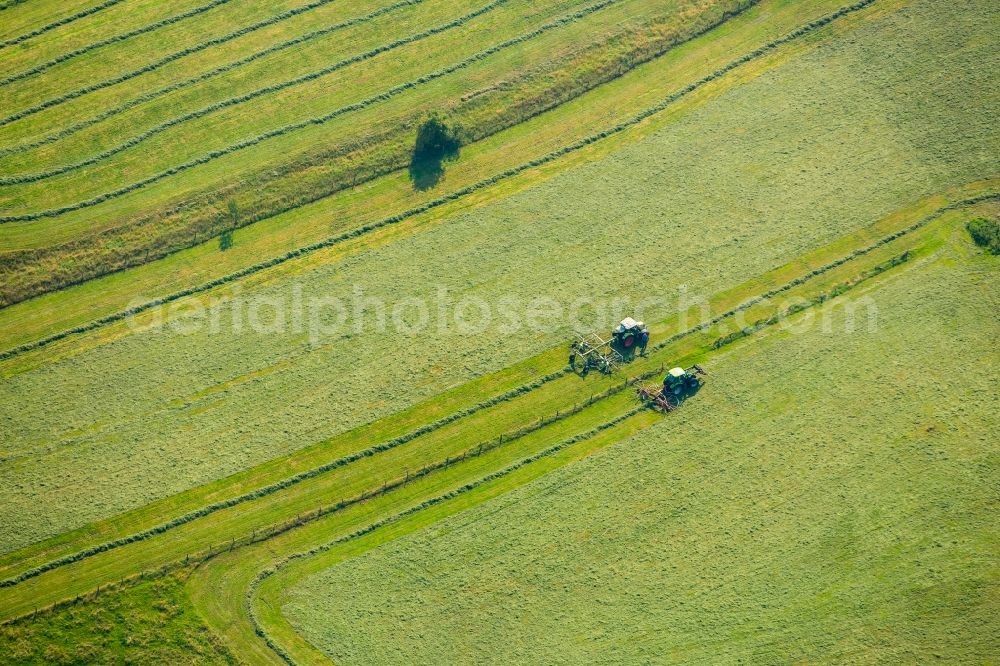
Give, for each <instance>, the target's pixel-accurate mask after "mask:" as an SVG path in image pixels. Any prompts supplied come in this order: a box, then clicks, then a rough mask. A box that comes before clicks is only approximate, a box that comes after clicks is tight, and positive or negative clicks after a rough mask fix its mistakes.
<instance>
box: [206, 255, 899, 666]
mask: <svg viewBox="0 0 1000 666" xmlns="http://www.w3.org/2000/svg"><path fill="white" fill-rule="evenodd" d="M903 261H905V259H902V260H893V261H890V262H887V263H886V264H884V265H880V266H879V267H876V268H874V269H872V270H870V271H868V272H866V274H864V275H862V276H860V277H859V278H858V279H857V280H855V281H854V282H853V283H852V287H853V286H856V285H858V284H861V283H862V282H864V281H865V280H867V279H870V278H871V277H875V276H876V275H879V274H881V273H882V272H884V271H885V270H888V269H889V268H892V267H895V266H896V265H898V264H899V263H902V262H903ZM844 291H846V289H844V290H841V291H840V292H839V293H843V292H844ZM839 293H838V294H837V295H839ZM832 297H833V296H830V298H832ZM826 300H827V297H825V296H823V295H822V294H821V295H818V296H816V297H814V299H812V304H813V305H816V304H820V303H823V302H825V301H826ZM803 309H805V308H804V307H802V308H799V309H797V310H795V312H789V313H788V315H789V316H790V315H791V314H796V313H797V312H801V311H802V310H803ZM757 330H760V329H757ZM755 332H756V331H755ZM716 349H718V348H716ZM640 410H641V408H640ZM638 411H639V410H630V411H628V412H626V413H625V414H621V415H618V416H616V417H615V419H614V420H615V421H617V422H620V421H621V420H624V419H627V418H630V417H631V416H634V415H635V414H636V413H638ZM602 429H603V427H602V426H598V428H596V429H595V431H591V432H589V433H586V434H585V435H583V436H577V437H574V438H571V441H583V440H584V439H586V438H589V437H590V436H593V435H594V434H596V432H599V431H600V430H602ZM568 441H570V440H568ZM563 444H565V442H564V443H563ZM563 444H559V445H556V446H555V447H552V448H553V449H557V448H559V447H560V446H562V445H563ZM551 450H552V449H549V450H548V451H551ZM536 455H538V456H544V455H547V453H545V452H543V453H541V454H536ZM532 458H535V456H532ZM508 469H509V468H506V469H505V470H501V471H500V472H497V473H495V474H500V475H503V474H504V473H506V471H507V470H508ZM491 476H492V475H491ZM476 483H477V482H472V484H469V485H467V486H464V487H463V488H466V489H471V487H472V485H473V484H476ZM446 495H447V494H446ZM442 497H443V496H442ZM438 501H442V500H441V499H440V498H435V499H433V500H430V501H428V502H424V503H423V504H421V505H418V506H417V507H413V508H412V509H410V510H407V511H406V512H404V514H407V515H408V514H411V513H415V512H416V511H420V510H423V509H426V508H429V506H431V505H433V503H435V502H438ZM398 517H399V514H397V515H396V516H392V517H389V518H385V519H382V520H379V521H376V522H375V523H372V525H370V526H368V527H366V528H362V530H359V531H356V532H353V533H351V534H349V535H347V536H345V537H340V538H338V539H336V540H334V541H331V542H327V543H326V544H324V545H321V546H317V547H314V548H311V549H309V550H307V551H301V552H298V553H295V554H293V555H290V556H287V557H285V558H282V559H281V560H279V562H278V563H277V564H275V565H271V566H269V567H267V568H266V569H264V570H263V571H261V572H260V573H259V574H258V576H257V577H256V578H255V579H254V581H253V583H252V584H251V585H250V586H249V588H248V590H247V599H246V601H247V605H246V606H245V608H244V612H246V613H247V614H248V615H249V616H250V617H251V621H252V623H253V625H254V632H255V634H256V635H257V636H259V637H261V638H262V639H264V640H265V641H266V642H268V645H269V646H271V647H272V649H275V650H276V651H278V653H279V654H280V655H281V656H282V657H283V658H284V659H286V660H289V662H290V663H293V662H291V660H290V655H288V654H287V653H285V652H284V651H283V650H281V648H280V646H278V645H277V643H276V641H274V640H273V638H272V637H271V636H269V635H268V633H267V632H266V630H265V628H264V625H263V623H262V622H261V621H259V618H258V617H256V616H255V613H254V610H255V609H254V607H253V602H254V596H255V594H256V592H255V589H254V588H257V589H259V587H260V585H261V584H262V583H263V581H264V580H265V579H267V578H269V577H270V576H272V575H274V574H276V573H277V572H278V571H280V570H282V569H283V568H285V567H286V566H288V565H289V564H291V563H292V562H294V561H296V560H300V559H304V558H307V557H312V556H314V555H317V554H319V553H322V552H325V551H327V550H329V549H330V548H332V547H333V546H336V545H342V544H344V543H347V542H348V541H351V540H354V539H356V538H358V537H359V536H362V535H363V534H365V533H367V532H368V531H371V529H374V528H375V527H381V526H383V525H384V524H387V523H389V522H395V520H397V519H398ZM425 524H426V523H425ZM209 566H212V565H211V563H210V564H209ZM258 566H259V565H258ZM271 610H272V614H277V615H280V613H279V611H278V610H277V609H276V608H274V607H273V606H272V607H271Z"/></svg>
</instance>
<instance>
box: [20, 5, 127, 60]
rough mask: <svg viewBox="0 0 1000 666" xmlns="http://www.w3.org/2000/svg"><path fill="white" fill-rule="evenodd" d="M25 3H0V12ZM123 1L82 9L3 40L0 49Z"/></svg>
mask: <svg viewBox="0 0 1000 666" xmlns="http://www.w3.org/2000/svg"><path fill="white" fill-rule="evenodd" d="M25 1H26V0H7V2H0V10H3V9H10V8H11V7H13V6H14V5H19V4H21V3H22V2H25ZM124 1H125V0H107V1H106V2H102V3H101V4H99V5H95V6H93V7H91V8H90V9H84V10H83V11H81V12H77V13H76V14H71V15H70V16H66V17H64V18H61V19H59V20H58V21H53V22H52V23H49V24H47V25H43V26H42V27H41V28H36V29H35V30H32V31H31V32H26V33H25V34H23V35H19V36H18V37H13V38H11V39H7V40H4V41H2V42H0V49H5V48H7V47H8V46H14V45H16V44H20V43H21V42H25V41H27V40H29V39H31V38H33V37H39V36H41V35H44V34H45V33H47V32H49V31H50V30H55V29H56V28H60V27H62V26H64V25H67V24H69V23H72V22H73V21H79V20H80V19H82V18H87V17H88V16H93V15H94V14H96V13H97V12H100V11H104V10H105V9H107V8H108V7H114V6H115V5H117V4H121V3H122V2H124Z"/></svg>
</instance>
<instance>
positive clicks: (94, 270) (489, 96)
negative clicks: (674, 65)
mask: <svg viewBox="0 0 1000 666" xmlns="http://www.w3.org/2000/svg"><path fill="white" fill-rule="evenodd" d="M418 4H419V6H417V5H413V6H408V7H404V8H400V9H399V10H400V11H404V10H408V9H412V11H414V12H417V13H420V12H422V11H423V10H424V9H425V8H426V7H427V6H429V5H424V4H423V3H418ZM748 4H749V3H747V2H744V1H740V2H737V1H735V0H733V1H728V0H727V1H724V2H715V1H713V2H708V1H701V2H695V1H693V0H688V1H687V2H686V3H678V4H676V5H675V4H673V3H671V4H669V5H666V6H664V5H662V3H659V4H657V5H655V6H656V7H657V10H656V11H649V6H648V5H649V3H643V2H641V1H640V0H630V2H625V1H624V0H605V1H602V2H596V3H591V4H587V5H582V4H580V3H576V4H573V3H561V4H560V3H555V4H554V5H553V6H547V5H545V6H537V4H536V5H534V6H533V7H532V9H531V10H530V11H524V7H523V4H519V3H517V2H509V1H508V0H497V1H495V2H490V3H487V4H483V5H476V6H472V5H470V6H469V7H468V8H467V11H466V10H460V8H455V7H453V6H451V4H449V5H447V6H448V7H450V10H451V11H453V12H454V11H456V10H459V11H465V13H461V14H459V15H457V16H455V15H452V16H451V17H449V18H448V19H446V20H445V19H443V21H444V22H442V23H438V24H434V22H433V20H430V19H428V21H430V25H428V23H426V22H423V19H415V21H416V22H417V23H418V24H420V25H421V27H422V29H420V30H418V31H417V32H406V21H395V20H394V19H393V16H395V12H382V9H385V8H382V9H378V8H376V9H374V10H373V11H371V12H369V13H367V14H363V15H360V16H355V17H352V18H350V19H347V20H345V21H342V22H341V24H345V26H346V27H345V28H344V29H345V30H351V31H353V30H360V31H362V32H364V31H368V32H369V33H372V35H373V37H372V39H374V40H375V41H378V40H383V39H386V36H385V34H384V33H385V32H386V31H385V30H379V29H377V28H378V22H379V21H390V23H389V25H391V26H392V30H393V31H395V30H399V31H401V33H400V34H399V35H391V36H390V38H389V39H388V40H387V41H381V42H378V43H374V42H373V44H374V45H373V46H371V48H370V49H368V50H365V49H366V48H367V47H364V48H361V47H359V48H361V50H360V51H346V52H345V54H348V55H345V56H344V58H343V59H338V58H339V56H337V55H336V54H334V55H331V56H329V58H331V59H332V60H331V59H327V56H322V55H321V56H317V58H318V60H317V66H318V65H320V64H321V65H322V66H318V68H314V69H312V70H309V71H308V72H304V73H299V74H300V75H299V76H292V77H288V76H287V73H286V71H285V70H288V69H291V70H295V68H296V67H298V66H299V65H295V66H294V67H288V66H280V67H279V68H278V70H279V72H280V74H281V76H282V77H284V78H281V79H280V80H278V81H274V82H271V83H270V85H264V86H259V85H258V84H259V83H260V81H259V77H257V76H255V75H254V72H253V71H250V72H249V73H248V74H247V75H248V76H249V77H250V78H249V79H248V80H249V81H250V82H252V83H251V84H250V85H251V86H258V87H252V89H250V90H246V89H245V86H242V85H236V84H237V83H238V82H231V81H227V80H221V81H220V82H219V84H220V86H221V88H220V89H221V90H222V91H223V92H224V94H223V95H222V97H218V98H217V99H214V101H210V100H206V101H208V102H209V103H207V105H202V104H201V101H200V100H198V101H197V102H196V103H194V105H193V106H190V105H187V104H186V103H184V102H183V100H173V101H171V100H172V98H173V97H174V96H175V94H180V92H183V91H187V90H188V89H189V88H190V86H188V85H187V84H185V83H184V82H183V81H178V82H175V83H172V84H170V86H168V88H171V89H173V88H178V90H176V91H173V92H171V94H170V95H168V96H166V97H162V96H160V97H157V99H162V100H164V103H166V104H168V108H169V109H170V114H171V115H170V117H169V118H164V119H153V120H151V121H150V122H149V123H144V124H143V125H142V127H143V129H142V131H139V129H138V128H136V132H137V133H132V134H130V133H129V131H127V130H124V134H123V131H122V130H120V128H115V127H113V126H106V123H104V122H103V121H102V122H101V123H100V124H99V125H90V127H92V128H93V132H96V134H95V136H94V137H93V139H94V140H98V143H99V144H100V146H101V147H102V148H103V150H102V149H101V148H98V149H96V151H94V150H91V149H92V148H93V145H92V144H93V140H91V141H87V142H86V143H87V146H88V147H87V148H86V150H88V151H91V152H90V153H88V155H89V156H82V155H81V156H80V158H79V159H77V160H76V161H70V162H63V163H62V164H60V165H52V164H49V165H47V166H41V167H39V169H40V170H39V169H28V170H27V171H23V170H22V171H20V173H18V174H15V175H12V177H11V178H10V179H7V180H3V181H0V182H2V183H3V190H4V191H5V192H7V193H8V195H9V196H8V205H7V206H5V208H7V209H9V210H10V212H11V214H10V215H6V216H4V217H2V218H0V219H2V220H4V221H5V222H6V223H7V225H6V226H7V227H8V229H7V230H6V231H7V232H8V233H6V234H4V238H5V241H4V242H5V243H6V245H5V247H6V248H7V250H8V252H7V253H6V254H5V255H4V256H3V257H2V259H3V266H4V268H5V269H6V271H7V272H9V273H12V274H13V275H12V280H15V281H13V282H12V283H11V285H10V286H9V287H8V288H7V289H6V291H5V294H4V301H5V302H7V303H11V302H17V301H20V300H23V299H24V298H27V297H30V296H31V295H37V294H39V293H44V292H45V291H50V290H53V289H56V288H58V287H60V286H66V285H67V284H73V283H74V282H78V281H80V280H83V279H86V278H90V277H96V276H99V275H102V274H104V273H107V272H109V271H113V270H116V269H120V268H122V267H126V266H131V265H136V264H141V263H144V262H147V261H150V260H151V259H156V258H158V257H161V256H164V255H165V254H169V253H170V252H172V251H176V250H177V249H181V248H183V247H188V246H190V245H192V244H196V243H197V242H199V241H203V240H204V239H205V238H208V237H213V236H217V235H218V234H219V233H220V232H221V231H223V230H225V229H226V228H230V227H232V226H234V225H236V226H238V225H240V224H247V223H250V222H253V221H256V220H259V219H265V218H267V217H270V216H273V215H275V214H277V213H280V212H283V211H286V210H288V209H290V208H294V207H296V206H299V205H302V204H304V203H308V202H311V201H314V200H316V199H319V198H322V197H323V196H326V195H328V194H330V193H333V192H336V191H338V190H342V189H344V188H346V187H350V186H352V185H355V184H357V183H359V182H364V181H366V180H367V179H370V178H371V177H373V176H378V175H381V174H384V173H388V172H390V171H394V170H396V169H398V168H400V167H402V166H405V164H406V160H407V159H408V157H409V153H408V149H409V148H410V147H411V146H409V145H408V144H410V143H412V131H413V127H414V125H415V123H416V122H417V121H418V120H419V118H420V117H421V116H422V115H425V114H426V113H427V112H428V111H431V110H435V111H439V112H444V113H448V114H449V116H450V117H452V121H453V122H455V123H458V124H460V125H461V126H462V128H463V129H462V131H463V134H464V135H465V136H466V137H467V140H470V141H471V140H476V139H479V138H483V137H485V136H489V135H490V134H493V133H495V132H496V131H499V130H501V129H503V128H504V127H507V126H510V125H513V124H516V123H518V122H520V121H523V120H526V119H528V118H530V117H532V116H533V115H536V114H537V113H540V112H542V111H544V110H545V109H547V108H550V107H552V106H556V105H558V104H559V103H561V102H564V101H566V100H568V99H572V98H573V97H575V96H577V95H579V94H580V93H582V92H584V91H586V90H588V89H589V88H592V87H594V86H596V85H599V84H600V83H602V82H605V81H608V80H610V79H613V78H614V77H615V76H617V75H619V74H621V73H622V72H623V71H626V70H628V69H629V68H631V67H634V66H635V65H636V64H638V63H641V62H643V61H645V60H648V59H649V58H651V57H655V56H657V55H659V54H661V53H663V52H664V51H665V50H667V49H669V48H670V47H671V46H673V45H676V44H678V43H681V42H683V41H684V40H685V39H687V38H689V37H690V36H691V35H693V34H696V33H698V32H700V31H703V30H705V29H707V28H708V27H711V26H712V25H716V24H718V23H720V22H721V21H723V20H724V19H725V18H726V16H727V15H728V13H731V12H739V11H742V10H743V9H744V8H745V7H747V6H748ZM595 22H596V23H595ZM341 24H336V25H341ZM373 26H374V27H373ZM603 26H610V27H608V28H607V29H604V28H603ZM320 31H321V32H323V31H326V32H329V36H326V37H328V39H329V40H334V41H335V42H336V43H337V44H338V48H339V45H340V43H341V42H342V41H344V40H343V39H342V37H343V35H341V32H342V31H341V30H333V29H332V28H331V27H330V26H327V27H326V28H322V29H321V30H320ZM373 31H374V32H373ZM314 32H315V31H314ZM309 34H312V33H307V34H305V35H302V36H301V37H300V38H295V39H293V40H289V41H293V42H295V44H294V45H293V46H294V47H295V48H294V49H293V50H292V51H288V53H291V54H292V55H291V56H289V57H294V56H295V54H297V53H298V52H299V51H301V50H302V49H303V48H305V49H307V50H308V49H309V48H312V47H313V46H314V44H313V42H314V41H315V40H313V39H311V38H310V39H306V37H307V36H308V35H309ZM485 35H488V39H486V38H481V37H484V36H485ZM296 40H302V41H296ZM493 40H497V41H493ZM320 41H322V40H320ZM348 41H350V40H348ZM453 42H454V43H458V44H461V45H462V46H461V48H459V49H455V48H451V46H450V45H451V44H452V43H453ZM269 48H270V47H269ZM282 52H283V53H284V51H282ZM261 53H263V51H262V52H261ZM279 55H280V54H279ZM275 57H277V56H275ZM247 58H251V56H247ZM270 58H271V56H270V55H268V57H267V58H262V59H253V60H252V62H249V63H247V64H245V65H244V64H242V63H243V60H239V61H232V62H230V63H229V64H223V65H219V68H218V69H224V68H225V69H228V71H229V72H241V73H242V72H244V68H245V67H249V68H250V69H251V70H253V68H254V67H255V66H257V65H258V64H259V63H263V62H266V61H269V60H270ZM185 60H186V58H185ZM244 60H246V58H244ZM303 60H306V61H308V60H309V58H304V59H303ZM400 62H403V63H407V64H406V66H404V67H401V66H400V65H399V63H400ZM140 69H142V68H140ZM136 71H139V70H136ZM210 71H214V70H210ZM226 73H228V72H226ZM263 74H264V73H261V75H263ZM140 78H142V77H140ZM195 78H198V79H200V78H203V77H202V76H201V75H198V77H195ZM244 78H246V77H244ZM265 78H266V76H265ZM129 80H131V79H129ZM191 80H193V79H191ZM211 80H212V81H215V78H211ZM229 84H233V85H229ZM74 85H75V84H74ZM116 87H117V86H116ZM157 90H165V89H157ZM310 91H311V92H310ZM154 92H156V91H151V92H149V93H148V94H149V95H154ZM73 94H75V93H73ZM317 95H319V96H318V97H317ZM154 97H156V95H154ZM168 98H171V99H168ZM52 100H53V101H58V99H57V98H52ZM133 100H134V101H136V104H133V102H132V101H130V102H127V103H124V104H127V105H129V112H131V111H132V110H134V109H139V108H145V107H146V106H147V105H146V103H145V101H144V98H143V96H140V97H136V98H133ZM140 102H141V103H140ZM154 103H155V102H154ZM40 104H41V105H40V106H36V107H30V108H38V109H41V108H42V107H43V106H45V105H46V104H48V102H42V103H40ZM269 104H270V105H272V107H273V108H270V109H269V108H268V105H269ZM248 105H253V107H254V108H255V113H254V114H252V115H250V116H247V114H246V113H245V111H246V109H247V108H249V107H248ZM57 106H62V105H61V104H60V105H57ZM30 108H29V110H30ZM50 108H52V107H50ZM116 108H117V107H116ZM184 108H186V109H187V112H185V113H179V110H180V109H184ZM24 113H27V111H24ZM102 113H104V112H103V111H102ZM220 114H221V115H220ZM22 115H23V113H19V114H15V115H13V116H10V117H9V118H8V120H10V121H11V123H13V124H9V125H8V126H11V127H12V126H13V125H16V124H20V123H29V124H31V122H32V119H34V118H35V117H36V116H35V114H32V115H30V116H26V117H24V118H21V117H20V116H22ZM116 117H117V116H116ZM15 118H17V120H16V121H15V120H14V119H15ZM86 122H89V121H84V123H85V124H86ZM192 123H193V124H192ZM0 124H2V122H0ZM198 127H201V129H200V130H199V129H198ZM227 127H228V129H226V128H227ZM359 127H360V128H363V130H364V131H362V132H360V133H359V131H358V128H359ZM70 129H73V126H66V127H64V130H66V131H69V130H70ZM255 130H259V131H255ZM60 131H62V130H60ZM88 131H90V130H88ZM199 132H203V133H204V134H203V135H200V134H199ZM71 134H72V136H70V135H67V136H66V137H62V138H63V139H65V141H72V140H74V139H73V137H74V136H76V132H71ZM178 135H183V141H178V140H177V137H178ZM52 136H54V135H52ZM171 136H173V138H171ZM98 137H107V138H100V139H98ZM126 137H127V138H126ZM199 137H201V138H200V139H199ZM33 141H34V143H37V142H38V141H42V142H44V141H46V139H37V140H33ZM65 141H63V140H60V141H57V142H55V143H45V144H44V145H40V146H38V149H39V150H43V151H44V150H50V151H55V152H57V153H59V154H60V155H62V154H63V153H65V152H66V150H69V151H71V152H72V150H73V149H72V146H69V145H67V146H64V145H63V143H64V142H65ZM157 142H159V143H157ZM31 144H32V142H31V141H29V142H28V144H23V143H19V144H18V146H22V147H25V146H30V145H31ZM157 145H161V148H162V149H161V150H155V148H156V146H157ZM213 146H215V150H212V147H213ZM16 148H17V147H16V146H14V147H11V149H10V150H15V152H16V154H14V155H11V158H12V159H15V161H17V160H19V159H20V158H21V157H25V156H27V155H28V154H27V153H24V152H23V151H22V152H17V151H16ZM151 149H152V150H153V152H150V151H151ZM9 152H10V151H8V153H9ZM29 152H31V151H29ZM28 157H29V158H30V156H28ZM59 159H62V157H60V158H59ZM122 160H125V161H124V162H123V161H122ZM129 160H131V161H129ZM157 164H159V166H157ZM102 173H104V174H106V175H107V178H103V177H101V176H100V174H102ZM74 178H76V180H77V181H78V182H79V183H80V186H81V187H83V188H84V190H79V187H77V186H74V185H72V184H71V181H72V180H73V179H74ZM220 180H225V181H226V185H225V186H224V187H222V188H221V189H220V188H219V187H218V183H219V182H220ZM62 181H65V182H64V183H63V182H62ZM54 182H60V183H62V184H63V185H64V186H65V187H60V188H53V187H52V185H53V184H54ZM213 184H214V189H211V187H210V186H213ZM87 188H89V189H87ZM206 188H210V189H209V190H208V191H206ZM0 194H2V193H0ZM165 196H166V197H167V198H164V197H165ZM46 197H48V198H50V199H51V197H56V198H59V197H61V199H59V200H58V201H56V200H55V199H52V200H51V201H50V204H51V205H49V206H48V207H44V206H43V208H41V209H38V208H37V207H36V208H35V210H34V211H27V210H22V211H21V212H17V210H16V209H17V207H18V206H19V205H20V204H19V202H20V203H23V204H25V205H34V204H39V203H42V202H43V201H44V200H45V199H46ZM67 197H70V198H73V197H75V200H72V201H71V199H68V198H67ZM229 201H233V202H234V203H237V204H238V206H239V209H240V210H241V211H243V213H242V214H241V216H240V217H239V219H236V220H233V219H230V216H228V215H227V214H226V211H227V210H228V203H229ZM12 206H13V208H12ZM19 221H20V222H22V223H21V224H18V222H19ZM27 221H34V222H37V224H31V225H29V224H23V222H27ZM24 265H35V266H38V265H41V266H42V267H44V269H45V272H44V273H42V274H39V273H38V271H37V270H36V271H24V270H18V269H20V268H21V267H22V266H24Z"/></svg>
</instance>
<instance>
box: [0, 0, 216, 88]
mask: <svg viewBox="0 0 1000 666" xmlns="http://www.w3.org/2000/svg"><path fill="white" fill-rule="evenodd" d="M230 1H231V0H212V1H211V2H209V3H207V4H204V5H201V6H200V7H195V8H194V9H189V10H188V11H186V12H183V13H181V14H176V15H174V16H171V17H169V18H165V19H163V20H162V21H156V22H155V23H150V24H149V25H145V26H143V27H141V28H136V29H135V30H130V31H129V32H125V33H122V34H120V35H115V36H114V37H108V38H107V39H102V40H101V41H99V42H94V43H93V44H88V45H87V46H84V47H81V48H78V49H75V50H73V51H70V52H69V53H64V54H62V55H61V56H59V57H57V58H53V59H52V60H49V61H48V62H44V63H42V64H40V65H36V66H35V67H32V68H31V69H26V70H24V71H22V72H19V73H17V74H13V75H11V76H8V77H6V78H4V79H0V88H2V87H4V86H7V85H10V84H11V83H14V82H16V81H22V80H24V79H27V78H30V77H32V76H36V75H38V74H41V73H42V72H44V71H46V70H48V69H51V68H52V67H55V66H56V65H59V64H61V63H64V62H66V61H67V60H72V59H73V58H78V57H79V56H82V55H84V54H86V53H90V52H91V51H96V50H97V49H101V48H104V47H105V46H110V45H111V44H117V43H119V42H124V41H126V40H128V39H132V38H133V37H138V36H139V35H144V34H146V33H149V32H153V31H154V30H159V29H160V28H165V27H167V26H168V25H173V24H175V23H180V22H181V21H184V20H187V19H189V18H192V17H194V16H198V15H199V14H204V13H205V12H207V11H210V10H212V9H215V8H216V7H219V6H221V5H224V4H226V3H228V2H230Z"/></svg>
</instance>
